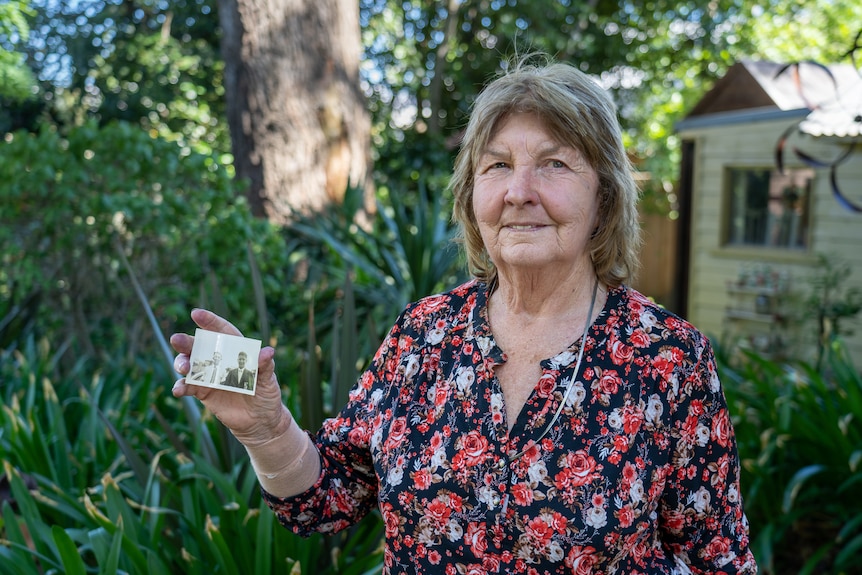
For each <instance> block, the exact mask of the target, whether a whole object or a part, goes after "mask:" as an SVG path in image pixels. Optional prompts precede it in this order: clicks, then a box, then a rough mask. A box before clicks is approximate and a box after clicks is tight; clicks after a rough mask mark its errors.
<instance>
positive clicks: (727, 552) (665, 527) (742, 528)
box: [659, 336, 757, 575]
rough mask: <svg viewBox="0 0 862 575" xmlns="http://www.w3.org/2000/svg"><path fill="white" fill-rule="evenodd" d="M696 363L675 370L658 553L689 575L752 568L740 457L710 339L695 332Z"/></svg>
mask: <svg viewBox="0 0 862 575" xmlns="http://www.w3.org/2000/svg"><path fill="white" fill-rule="evenodd" d="M697 339H698V341H697V342H696V346H695V349H694V350H692V351H693V353H695V354H696V356H697V357H696V362H694V363H690V364H687V362H683V364H684V365H685V364H687V365H689V366H690V368H688V369H685V368H684V369H682V370H681V371H680V372H679V386H680V389H679V391H678V394H677V399H678V403H677V404H676V409H675V410H674V411H673V412H672V413H673V416H672V421H671V426H672V428H671V429H670V436H671V438H672V440H673V446H672V449H673V451H672V454H671V457H672V466H671V473H670V475H669V477H668V478H667V484H666V489H665V494H664V496H663V499H662V505H661V513H660V518H659V529H660V532H661V537H662V542H663V546H664V548H665V552H666V553H669V554H670V555H671V556H672V557H673V560H674V561H675V562H676V563H677V564H679V563H684V564H686V565H688V567H689V569H690V570H691V572H692V573H694V574H696V575H700V574H703V575H706V574H716V575H720V574H725V575H730V574H753V573H756V572H757V566H756V564H755V561H754V557H753V555H752V553H751V550H750V549H749V534H748V520H747V519H746V517H745V514H744V513H743V509H742V499H741V496H740V488H739V455H738V453H737V449H736V439H735V437H734V434H733V427H732V425H731V421H730V416H729V413H728V409H727V402H726V400H725V397H724V393H723V391H722V388H721V384H720V382H719V379H718V374H717V370H716V363H715V357H714V355H713V351H712V348H711V346H710V344H709V341H708V340H707V339H706V338H705V337H703V336H699V337H698V338H697Z"/></svg>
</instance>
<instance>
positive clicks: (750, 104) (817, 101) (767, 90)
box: [677, 60, 862, 138]
mask: <svg viewBox="0 0 862 575" xmlns="http://www.w3.org/2000/svg"><path fill="white" fill-rule="evenodd" d="M827 70H828V71H827ZM753 110H757V111H758V112H759V113H761V114H760V115H763V114H762V112H768V111H770V110H772V111H774V112H792V111H799V112H800V113H803V114H804V113H806V112H807V115H806V116H805V118H804V119H803V120H802V122H800V124H799V129H800V131H802V132H803V133H805V134H808V135H810V136H815V137H817V136H832V137H837V138H859V137H862V76H860V72H859V71H858V70H856V68H855V67H854V66H852V65H850V64H833V65H831V66H828V67H826V66H821V65H818V64H814V63H808V62H803V63H800V64H779V63H777V62H768V61H757V60H743V61H741V62H738V63H736V64H734V65H733V66H731V67H730V68H729V69H728V71H727V73H726V74H725V75H724V77H722V78H721V79H719V80H718V81H717V82H716V83H715V85H714V86H713V88H712V89H711V90H709V91H708V92H707V93H706V94H705V95H704V96H703V98H701V99H700V101H699V102H698V103H697V104H696V105H695V106H694V108H692V110H691V112H689V114H688V115H687V116H686V118H685V119H684V120H682V121H681V122H679V123H678V124H677V130H684V129H687V128H693V127H696V126H706V125H717V124H731V123H742V122H750V121H751V120H752V115H751V113H752V111H753ZM763 117H764V119H765V118H766V115H763Z"/></svg>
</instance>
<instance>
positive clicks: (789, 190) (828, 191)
mask: <svg viewBox="0 0 862 575" xmlns="http://www.w3.org/2000/svg"><path fill="white" fill-rule="evenodd" d="M676 131H677V133H678V135H679V137H680V139H681V142H682V164H681V173H680V184H679V198H680V231H679V236H680V252H679V257H678V262H679V272H678V273H679V283H680V284H681V285H682V286H683V287H682V293H683V301H682V302H681V304H680V307H681V309H682V310H684V311H683V315H685V316H686V317H687V319H689V320H691V321H692V322H693V323H694V324H695V325H696V326H698V327H699V328H700V329H701V330H703V331H704V332H706V333H707V334H709V335H710V336H711V337H712V338H713V339H714V340H717V341H719V342H725V343H727V342H733V343H739V344H742V345H745V346H748V347H751V348H755V349H757V350H759V351H761V352H763V353H767V354H774V355H778V356H792V357H805V358H808V359H813V354H814V353H815V352H816V349H817V345H816V341H817V337H818V333H817V332H818V326H819V323H820V322H818V321H816V320H814V318H813V316H812V314H811V313H810V312H809V311H807V308H806V306H805V305H804V301H805V300H806V299H807V298H808V297H810V296H811V295H812V293H813V291H814V287H813V283H812V278H814V277H818V276H819V275H821V274H822V271H823V270H822V267H820V266H818V261H820V257H821V256H825V257H826V259H827V261H828V262H830V263H831V264H833V265H845V266H849V267H850V269H851V270H852V272H851V273H850V275H849V277H847V278H846V279H844V280H842V281H840V282H834V281H833V282H831V283H832V290H833V294H832V295H833V296H835V297H839V298H841V297H842V295H843V293H846V291H847V290H849V289H853V288H855V289H857V290H862V76H860V72H859V71H857V70H856V69H855V67H854V66H851V65H849V64H842V65H834V66H829V67H828V68H827V67H823V66H819V65H815V64H809V63H804V64H798V65H791V66H788V65H782V64H778V63H774V62H763V61H743V62H739V63H737V64H735V65H734V66H732V67H731V68H730V69H729V70H728V72H727V74H726V75H725V76H724V77H723V78H722V79H720V80H719V81H718V82H716V84H715V86H714V87H713V88H712V90H710V91H709V92H708V93H707V94H706V95H705V96H704V97H703V98H702V99H701V100H700V101H699V102H698V103H697V104H696V105H695V106H694V107H693V108H692V110H691V112H690V113H689V115H688V116H687V117H686V118H685V119H684V120H683V121H681V122H680V123H678V124H677V126H676ZM860 318H862V314H856V316H855V317H854V318H852V319H849V320H848V319H844V320H842V321H841V322H840V325H841V327H842V328H846V329H849V330H852V331H853V332H854V334H853V335H850V336H845V338H844V339H845V341H846V342H847V343H848V344H849V348H850V352H851V357H853V358H854V361H855V362H856V366H857V367H862V359H860V358H862V321H860Z"/></svg>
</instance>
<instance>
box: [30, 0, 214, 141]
mask: <svg viewBox="0 0 862 575" xmlns="http://www.w3.org/2000/svg"><path fill="white" fill-rule="evenodd" d="M34 4H35V3H34ZM215 5H216V2H215V0H172V1H171V2H152V1H149V0H92V1H88V2H42V3H39V4H38V9H37V10H36V14H35V17H34V20H33V25H32V29H33V42H32V44H34V45H36V46H40V47H42V49H41V50H34V51H33V53H32V55H31V57H30V58H28V64H29V65H30V67H31V68H32V69H33V70H34V72H35V73H36V75H38V76H39V77H40V78H41V79H43V84H42V93H41V96H42V98H43V99H44V101H45V102H46V103H47V104H48V107H49V111H50V116H51V117H52V118H53V120H54V122H56V123H59V124H61V125H80V124H81V123H83V122H84V121H86V120H87V119H89V118H97V119H99V121H100V122H101V123H103V124H105V123H108V122H110V121H113V120H123V121H128V122H133V123H139V124H140V125H141V126H142V127H144V128H145V129H149V130H152V132H153V134H158V135H160V136H162V137H163V138H165V139H167V140H171V141H177V142H178V143H179V144H180V145H181V146H184V147H188V148H190V149H193V150H195V151H197V152H199V153H202V154H207V155H208V154H211V153H218V154H226V153H228V152H229V151H230V141H229V136H228V133H227V121H226V118H225V102H224V86H223V83H222V78H223V71H224V65H223V62H222V59H221V57H220V56H219V53H218V52H219V29H218V16H217V14H216V10H215ZM44 52H47V53H48V57H45V54H44Z"/></svg>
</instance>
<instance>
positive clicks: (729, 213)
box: [719, 162, 817, 255]
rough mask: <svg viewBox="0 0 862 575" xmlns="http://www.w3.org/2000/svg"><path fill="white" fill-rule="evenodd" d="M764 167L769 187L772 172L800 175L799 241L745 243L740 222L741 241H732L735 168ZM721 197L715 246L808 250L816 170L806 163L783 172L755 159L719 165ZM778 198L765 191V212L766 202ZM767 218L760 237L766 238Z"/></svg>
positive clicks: (790, 251)
mask: <svg viewBox="0 0 862 575" xmlns="http://www.w3.org/2000/svg"><path fill="white" fill-rule="evenodd" d="M760 171H766V172H768V174H769V181H770V188H772V187H773V186H774V184H773V179H774V178H775V176H776V175H778V176H779V177H782V178H793V177H796V175H797V174H799V176H798V177H800V178H804V182H805V186H804V187H803V189H804V190H805V193H804V197H803V199H802V200H801V201H802V202H803V211H802V214H801V220H802V226H801V230H802V234H803V238H804V244H803V245H787V244H785V245H779V244H775V243H766V241H764V243H748V242H745V241H744V236H745V233H746V232H745V229H744V228H745V226H743V232H742V235H743V241H732V238H733V237H734V230H733V225H734V224H733V220H734V218H735V217H736V215H737V214H735V213H734V211H733V210H734V207H735V206H734V181H735V180H734V174H735V173H738V172H760ZM721 173H722V186H721V190H722V200H721V206H722V209H721V220H720V222H719V226H720V228H719V242H720V243H719V247H720V248H721V249H722V250H727V251H733V250H740V251H755V250H756V251H768V252H772V253H776V254H787V255H793V254H798V255H807V254H810V253H812V243H813V232H814V229H813V228H814V217H813V216H814V213H813V211H814V205H815V202H814V196H815V190H816V188H817V171H816V170H814V169H813V168H811V167H808V166H789V167H786V168H785V169H784V175H781V174H779V173H778V170H777V168H776V167H775V165H774V164H768V163H766V162H758V163H750V164H749V163H728V164H725V165H724V166H723V169H722V172H721ZM747 195H748V189H746V196H747ZM780 201H781V198H780V197H779V196H776V195H774V194H773V193H771V192H770V193H768V194H767V196H766V204H765V210H766V212H767V214H768V212H769V205H770V203H772V202H780ZM768 222H769V220H767V223H765V224H764V225H765V226H766V227H767V230H766V231H765V232H764V235H765V236H767V237H765V238H764V239H765V240H767V239H768V233H769V225H770V224H769V223H768Z"/></svg>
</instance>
